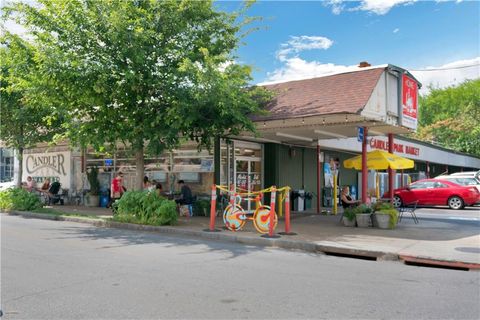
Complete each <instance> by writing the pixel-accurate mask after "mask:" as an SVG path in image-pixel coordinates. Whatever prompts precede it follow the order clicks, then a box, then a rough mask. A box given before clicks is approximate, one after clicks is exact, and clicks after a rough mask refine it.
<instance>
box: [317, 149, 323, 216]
mask: <svg viewBox="0 0 480 320" xmlns="http://www.w3.org/2000/svg"><path fill="white" fill-rule="evenodd" d="M321 178H322V163H321V161H320V145H319V144H318V141H317V214H320V212H322V210H321V203H322V201H321V199H322V193H321V189H320V185H321V184H320V182H321Z"/></svg>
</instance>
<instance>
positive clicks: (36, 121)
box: [0, 34, 61, 186]
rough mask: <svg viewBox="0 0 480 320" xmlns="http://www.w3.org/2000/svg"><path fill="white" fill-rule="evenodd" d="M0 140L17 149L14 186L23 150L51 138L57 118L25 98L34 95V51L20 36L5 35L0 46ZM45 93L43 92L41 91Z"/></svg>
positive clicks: (35, 79)
mask: <svg viewBox="0 0 480 320" xmlns="http://www.w3.org/2000/svg"><path fill="white" fill-rule="evenodd" d="M0 63H1V64H0V104H1V105H0V140H2V141H3V142H4V143H5V144H6V146H8V147H11V148H14V149H16V150H17V158H18V160H19V162H20V167H19V172H18V176H17V185H18V186H20V184H21V181H22V174H23V169H22V161H23V150H24V149H25V148H29V147H31V146H34V145H35V144H37V143H39V142H45V141H49V140H51V139H52V137H53V135H54V134H55V133H58V130H59V128H60V125H59V122H60V121H61V117H59V116H58V113H57V112H56V111H55V110H53V109H52V108H49V107H48V106H47V107H45V105H42V104H40V103H38V102H39V101H40V100H41V99H40V96H41V95H38V98H37V102H34V101H32V100H30V99H29V96H32V95H36V94H38V90H39V87H38V86H37V85H36V84H35V83H38V81H37V79H38V77H39V76H40V75H39V73H38V65H37V63H36V61H35V48H34V47H33V46H31V45H30V44H29V43H28V42H26V41H24V40H22V39H21V38H20V37H18V36H15V35H11V34H5V35H4V36H3V37H2V38H1V46H0ZM44 92H45V91H44Z"/></svg>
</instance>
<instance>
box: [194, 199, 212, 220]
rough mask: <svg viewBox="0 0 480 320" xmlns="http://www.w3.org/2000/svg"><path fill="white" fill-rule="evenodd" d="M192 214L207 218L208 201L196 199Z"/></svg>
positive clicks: (208, 211) (208, 210) (208, 212)
mask: <svg viewBox="0 0 480 320" xmlns="http://www.w3.org/2000/svg"><path fill="white" fill-rule="evenodd" d="M193 214H194V215H196V216H204V217H206V216H208V215H209V214H210V201H208V200H206V199H198V200H197V201H195V202H194V203H193Z"/></svg>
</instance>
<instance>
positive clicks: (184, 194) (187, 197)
mask: <svg viewBox="0 0 480 320" xmlns="http://www.w3.org/2000/svg"><path fill="white" fill-rule="evenodd" d="M178 185H179V186H180V198H178V199H176V200H175V202H176V203H177V204H179V205H183V204H192V200H193V197H192V190H190V187H189V186H187V185H186V184H185V181H183V180H178Z"/></svg>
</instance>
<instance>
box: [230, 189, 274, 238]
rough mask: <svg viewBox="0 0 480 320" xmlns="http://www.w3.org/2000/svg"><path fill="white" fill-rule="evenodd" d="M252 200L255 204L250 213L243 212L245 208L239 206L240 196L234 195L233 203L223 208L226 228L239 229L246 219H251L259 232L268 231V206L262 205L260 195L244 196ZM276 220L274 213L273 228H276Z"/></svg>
mask: <svg viewBox="0 0 480 320" xmlns="http://www.w3.org/2000/svg"><path fill="white" fill-rule="evenodd" d="M245 199H247V200H248V199H250V200H254V201H255V204H256V209H255V211H254V212H253V214H252V213H248V212H245V210H244V209H243V208H242V207H241V206H240V203H241V201H242V197H241V196H240V195H236V196H235V199H234V202H233V204H232V203H230V204H229V205H228V206H227V207H226V208H225V210H224V211H223V222H224V223H225V226H226V227H227V229H228V230H231V231H239V230H242V228H243V227H244V226H245V223H246V222H247V220H252V221H253V225H254V226H255V229H257V231H258V232H259V233H263V234H265V233H268V232H269V227H270V206H267V205H264V204H262V203H261V201H260V197H259V196H257V197H255V198H254V199H253V198H248V197H247V198H245ZM277 222H278V217H277V214H276V213H275V218H274V225H273V229H275V228H276V226H277Z"/></svg>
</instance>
